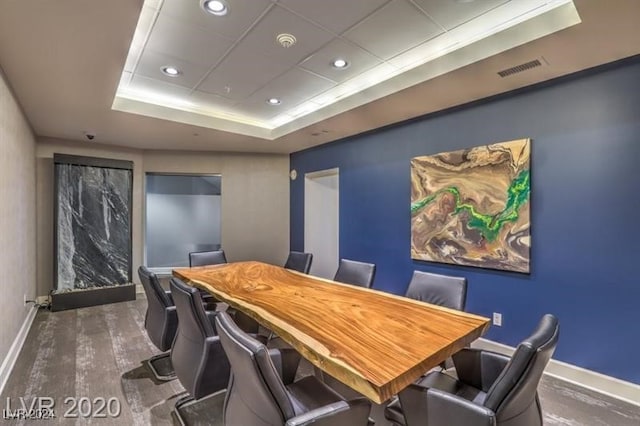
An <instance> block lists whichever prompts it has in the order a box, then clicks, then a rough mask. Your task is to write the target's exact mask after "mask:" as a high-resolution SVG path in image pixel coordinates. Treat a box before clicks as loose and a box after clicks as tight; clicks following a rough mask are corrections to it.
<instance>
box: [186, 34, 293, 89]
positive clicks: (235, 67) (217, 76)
mask: <svg viewBox="0 0 640 426" xmlns="http://www.w3.org/2000/svg"><path fill="white" fill-rule="evenodd" d="M289 68H290V67H289V65H285V64H283V63H282V62H280V61H278V60H276V59H273V58H269V57H266V56H263V55H261V54H256V53H255V52H253V51H251V50H250V49H249V48H248V47H247V46H246V45H243V44H240V45H238V46H237V47H236V48H234V49H233V50H232V51H231V53H230V54H229V55H228V56H227V57H226V58H225V59H224V61H222V63H221V64H220V65H219V66H218V67H216V68H215V69H214V70H213V71H212V72H211V74H209V75H208V76H207V78H206V79H205V80H204V81H203V82H202V84H201V85H200V86H199V87H198V89H199V90H202V91H204V92H207V93H215V94H218V95H221V96H225V97H228V98H231V99H236V100H241V99H245V98H246V97H247V96H249V95H250V94H251V93H253V92H255V91H256V90H258V89H260V88H261V87H262V86H264V85H265V84H267V83H268V82H269V81H271V80H273V79H274V78H276V77H277V76H279V75H280V74H282V73H284V72H285V71H287V70H288V69H289ZM256 70H259V72H256ZM227 88H228V89H227Z"/></svg>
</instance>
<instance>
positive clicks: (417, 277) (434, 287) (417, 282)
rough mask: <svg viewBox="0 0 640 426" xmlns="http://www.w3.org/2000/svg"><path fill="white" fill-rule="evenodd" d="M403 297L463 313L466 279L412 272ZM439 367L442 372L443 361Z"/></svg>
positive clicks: (465, 298)
mask: <svg viewBox="0 0 640 426" xmlns="http://www.w3.org/2000/svg"><path fill="white" fill-rule="evenodd" d="M405 297H408V298H410V299H414V300H419V301H421V302H427V303H431V304H432V305H438V306H444V307H446V308H451V309H457V310H459V311H464V306H465V304H466V302H467V279H466V278H464V277H453V276H449V275H439V274H432V273H430V272H421V271H414V272H413V276H412V277H411V281H410V282H409V287H408V288H407V292H406V293H405ZM440 367H442V369H443V370H444V369H445V368H446V362H445V361H443V362H442V363H441V364H440Z"/></svg>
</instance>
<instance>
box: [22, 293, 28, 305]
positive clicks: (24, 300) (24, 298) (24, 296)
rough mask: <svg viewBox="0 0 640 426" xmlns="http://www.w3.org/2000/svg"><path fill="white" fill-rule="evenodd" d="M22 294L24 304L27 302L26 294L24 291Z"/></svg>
mask: <svg viewBox="0 0 640 426" xmlns="http://www.w3.org/2000/svg"><path fill="white" fill-rule="evenodd" d="M22 296H23V299H22V303H23V304H24V305H25V306H26V304H27V295H26V293H25V294H23V295H22Z"/></svg>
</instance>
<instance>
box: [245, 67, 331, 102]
mask: <svg viewBox="0 0 640 426" xmlns="http://www.w3.org/2000/svg"><path fill="white" fill-rule="evenodd" d="M333 86H335V83H334V82H332V81H329V80H326V79H324V78H322V77H318V76H316V75H314V74H311V73H309V72H306V71H304V70H301V69H298V68H293V69H291V70H290V71H287V72H286V73H285V74H283V75H281V76H280V77H278V78H276V79H275V80H273V81H272V82H271V83H269V84H268V85H266V86H265V87H263V88H262V89H260V90H258V91H257V92H256V93H254V94H253V95H251V96H250V97H249V98H248V100H247V102H248V103H251V102H252V101H254V102H256V103H261V102H262V103H265V102H266V100H267V99H269V98H278V99H281V100H282V104H281V105H278V106H276V107H273V109H275V110H278V113H282V112H284V111H286V110H288V109H291V108H293V107H295V106H296V105H298V104H299V103H301V102H303V101H305V100H307V99H310V98H312V97H314V96H316V95H318V94H320V93H322V92H324V91H325V90H328V89H330V88H331V87H333ZM265 105H266V103H265ZM266 106H269V105H266Z"/></svg>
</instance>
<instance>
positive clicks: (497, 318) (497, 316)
mask: <svg viewBox="0 0 640 426" xmlns="http://www.w3.org/2000/svg"><path fill="white" fill-rule="evenodd" d="M493 325H495V326H498V327H502V314H501V313H500V312H494V313H493Z"/></svg>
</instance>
